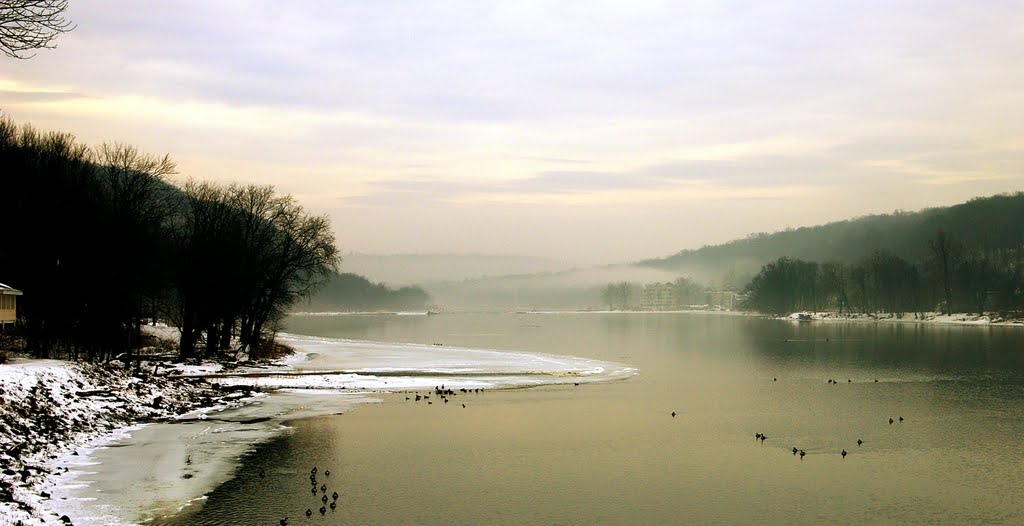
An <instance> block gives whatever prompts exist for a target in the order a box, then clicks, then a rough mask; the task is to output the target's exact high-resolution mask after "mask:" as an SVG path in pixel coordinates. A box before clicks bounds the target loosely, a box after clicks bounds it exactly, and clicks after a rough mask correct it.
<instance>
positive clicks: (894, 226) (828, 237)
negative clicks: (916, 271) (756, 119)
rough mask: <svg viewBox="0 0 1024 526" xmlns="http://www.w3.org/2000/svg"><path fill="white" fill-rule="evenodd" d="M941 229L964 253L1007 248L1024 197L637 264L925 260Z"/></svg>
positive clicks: (751, 265)
mask: <svg viewBox="0 0 1024 526" xmlns="http://www.w3.org/2000/svg"><path fill="white" fill-rule="evenodd" d="M939 230H942V231H944V232H946V233H948V234H949V235H950V236H951V237H952V238H954V239H956V240H957V241H958V242H959V243H960V244H961V245H962V247H963V248H964V249H965V250H967V251H978V250H980V251H992V250H1006V249H1015V248H1016V247H1020V246H1021V244H1022V242H1024V193H1020V192H1018V193H1016V194H1012V195H996V196H992V197H985V198H978V199H973V200H971V201H969V202H966V203H963V204H960V205H956V206H951V207H946V208H930V209H926V210H922V211H920V212H896V213H893V214H883V215H872V216H867V217H861V218H856V219H850V220H847V221H838V222H835V223H828V224H825V225H820V226H812V227H802V228H797V229H792V230H786V231H784V232H776V233H773V234H767V233H759V234H752V235H750V236H748V237H747V238H745V239H740V240H736V241H732V242H729V243H725V244H722V245H714V246H705V247H702V248H700V249H696V250H683V251H681V252H679V253H677V254H675V255H673V256H669V257H666V258H661V259H651V260H647V261H642V262H640V265H644V266H650V267H655V268H662V269H666V270H679V271H684V272H690V273H695V274H709V275H710V277H711V278H712V279H715V280H718V279H721V276H718V275H716V273H721V272H723V270H722V269H732V270H734V271H735V272H738V273H748V274H749V273H755V272H757V271H758V269H759V268H760V267H761V266H762V265H764V264H766V263H768V262H769V261H773V260H775V259H777V258H780V257H789V258H800V259H805V260H811V261H836V262H843V263H853V262H856V261H858V260H860V259H861V258H863V257H865V255H867V254H870V253H871V252H873V251H875V250H886V251H889V252H891V253H892V254H893V255H896V256H899V257H901V258H903V259H905V260H908V261H920V260H923V259H925V258H927V257H928V255H929V248H928V240H929V239H931V238H932V237H934V236H935V233H936V232H938V231H939Z"/></svg>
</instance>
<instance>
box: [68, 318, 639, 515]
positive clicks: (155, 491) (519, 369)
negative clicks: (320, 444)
mask: <svg viewBox="0 0 1024 526" xmlns="http://www.w3.org/2000/svg"><path fill="white" fill-rule="evenodd" d="M281 340H282V341H283V342H284V343H286V344H288V345H290V346H292V347H293V348H295V349H296V350H297V354H296V355H295V356H292V357H289V358H288V359H286V360H285V361H283V362H282V363H281V364H279V365H280V367H277V368H275V369H272V370H269V371H268V370H266V369H263V370H247V371H245V372H243V373H240V374H237V375H231V374H230V373H228V374H226V375H224V376H218V377H217V378H216V379H211V381H216V382H220V383H224V384H229V383H230V384H250V385H258V386H261V387H266V388H269V389H273V390H274V391H273V392H271V394H269V395H267V396H261V397H258V398H257V399H256V400H254V401H253V402H252V403H250V404H247V405H245V406H242V407H235V408H232V409H227V410H221V411H208V412H205V413H200V414H191V415H186V417H184V418H183V419H181V420H180V421H179V422H176V423H169V424H155V425H147V426H138V427H135V428H132V429H130V430H126V432H125V433H124V434H123V436H120V437H117V438H115V439H113V440H108V441H107V442H106V443H104V444H96V445H95V446H96V447H94V448H92V449H83V450H82V451H81V453H83V456H79V457H74V463H69V468H70V471H69V472H68V474H67V475H65V477H64V479H63V480H62V481H59V482H58V484H57V488H55V490H54V491H55V493H56V494H55V495H54V497H55V501H56V502H60V503H61V504H60V505H58V506H56V507H58V508H61V509H63V510H67V511H68V512H71V511H74V516H75V517H77V518H76V521H75V524H86V525H88V524H133V523H138V522H141V521H146V520H149V519H152V518H155V517H159V516H161V515H168V514H173V513H175V512H177V511H179V510H180V509H181V507H182V506H183V505H189V504H190V503H196V502H201V499H202V498H203V495H205V494H207V493H209V492H210V491H212V490H213V489H215V488H216V487H217V486H218V485H220V484H222V483H224V482H226V481H227V480H229V479H230V478H231V477H232V476H233V471H234V469H235V467H236V466H237V461H238V458H239V457H240V456H241V455H243V454H244V453H245V452H246V451H248V450H250V449H251V448H252V447H253V444H254V443H256V442H258V441H261V440H266V439H268V438H270V437H272V436H274V435H276V434H277V433H280V432H281V431H282V430H285V429H287V428H286V427H285V425H284V423H285V422H288V421H290V420H295V419H298V418H304V417H310V416H317V415H320V414H324V413H327V412H329V413H336V412H344V411H348V410H351V409H353V408H354V407H355V406H356V405H358V404H361V403H368V402H376V401H379V399H376V398H374V397H373V394H372V393H374V392H381V391H385V392H386V391H402V390H424V389H433V388H434V386H437V385H441V384H444V385H445V386H446V387H447V388H449V389H462V388H465V389H476V388H483V389H495V388H515V387H526V386H535V385H550V384H562V383H575V382H594V381H608V380H617V379H624V378H628V377H630V376H632V375H634V374H636V370H635V369H632V368H630V367H627V366H625V365H622V364H618V363H611V362H600V361H595V360H588V359H583V358H576V357H572V356H555V355H545V354H537V353H525V352H506V351H496V350H489V349H469V348H458V347H449V346H443V345H430V344H427V345H424V344H414V343H406V344H395V343H380V342H369V341H355V340H342V339H332V338H321V337H312V336H298V335H283V336H281ZM209 372H211V371H209V370H200V369H199V368H197V369H196V370H194V371H193V370H190V371H187V373H188V374H207V373H209ZM217 372H220V371H217ZM221 374H225V373H223V372H221ZM325 396H326V397H332V398H331V403H330V404H322V403H316V401H317V400H318V399H321V398H322V397H325ZM254 420H260V421H259V422H258V423H255V424H254V423H252V422H253V421H254ZM111 446H116V448H112V447H111ZM186 476H187V477H186ZM62 513H63V512H62Z"/></svg>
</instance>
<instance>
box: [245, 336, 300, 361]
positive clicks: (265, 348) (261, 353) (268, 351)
mask: <svg viewBox="0 0 1024 526" xmlns="http://www.w3.org/2000/svg"><path fill="white" fill-rule="evenodd" d="M294 353H295V349H292V348H291V347H289V346H287V345H285V344H283V343H277V342H276V341H269V342H268V341H261V342H259V343H258V344H256V345H254V346H253V347H252V348H251V349H249V359H250V360H254V361H273V360H279V359H281V358H284V357H285V356H288V355H290V354H294Z"/></svg>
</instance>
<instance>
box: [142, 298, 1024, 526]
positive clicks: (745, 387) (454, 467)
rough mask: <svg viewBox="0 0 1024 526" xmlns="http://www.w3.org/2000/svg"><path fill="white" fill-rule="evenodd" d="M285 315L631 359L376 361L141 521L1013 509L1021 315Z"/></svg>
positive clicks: (739, 516) (583, 520) (480, 519)
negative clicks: (309, 413) (179, 502)
mask: <svg viewBox="0 0 1024 526" xmlns="http://www.w3.org/2000/svg"><path fill="white" fill-rule="evenodd" d="M286 325H287V326H286V331H287V332H289V333H291V334H295V335H308V336H316V337H321V338H324V339H323V340H321V341H322V342H323V344H324V345H325V347H324V349H325V350H324V354H329V353H330V351H329V350H328V349H329V348H330V346H331V342H332V340H330V338H339V339H345V340H349V341H351V340H356V341H372V342H382V343H383V344H385V345H382V346H381V347H380V348H379V349H378V350H376V351H374V352H379V353H381V354H382V355H386V354H388V353H389V352H392V351H393V350H394V349H404V350H405V351H408V350H409V349H410V346H409V345H407V344H410V343H411V344H421V345H419V346H416V345H414V346H412V347H411V349H412V350H413V351H415V349H427V348H428V347H427V346H429V348H431V349H436V350H437V351H438V352H443V350H444V349H448V348H462V349H479V350H488V351H490V350H496V351H508V352H511V353H537V355H538V356H550V355H564V356H573V357H579V358H583V359H587V360H592V361H593V362H594V363H603V364H613V365H612V366H611V367H614V364H621V365H623V366H625V367H626V368H627V369H628V370H630V371H634V372H635V373H636V374H628V375H619V376H616V377H614V378H597V380H601V381H590V380H591V378H588V377H587V376H586V375H583V376H579V377H575V376H550V377H543V376H542V380H541V381H530V382H527V383H529V384H530V385H533V386H532V387H529V388H523V389H495V388H491V387H495V386H497V385H498V384H500V383H501V378H502V376H501V375H496V376H493V377H490V379H489V380H487V381H491V382H495V383H493V384H490V383H487V381H485V382H484V383H483V384H468V385H470V387H474V386H477V387H479V385H485V386H486V387H487V388H485V389H484V390H483V391H482V392H475V389H473V392H461V391H459V390H458V389H459V386H463V387H465V385H467V384H465V383H460V382H466V381H478V379H476V378H472V375H471V374H468V373H467V374H463V373H465V371H462V372H459V373H458V374H452V375H451V376H450V377H449V380H448V381H449V386H446V389H447V388H449V387H455V388H456V391H455V393H454V394H453V395H449V396H446V397H445V398H447V399H448V401H447V402H445V401H444V400H443V399H442V398H441V397H439V396H438V395H437V394H436V393H430V392H431V391H432V390H433V385H422V382H420V383H416V382H415V381H413V382H411V383H402V378H403V377H402V375H401V373H400V372H398V373H394V375H390V376H383V377H382V378H384V380H385V381H387V380H390V381H391V382H393V383H392V384H390V388H389V389H387V390H388V391H389V392H384V393H378V394H374V395H373V396H374V397H375V398H376V399H378V400H381V401H382V403H377V404H366V405H360V406H359V407H358V408H357V409H354V410H352V408H351V407H349V406H345V408H344V410H343V411H338V412H339V413H341V414H326V415H321V416H316V417H311V418H296V419H291V420H288V421H286V422H284V423H285V424H286V426H287V428H288V431H286V432H283V433H282V432H278V433H276V434H274V435H273V437H272V438H270V439H268V440H264V441H260V442H258V443H256V444H255V445H254V446H253V447H251V448H248V449H247V450H246V452H245V453H244V454H241V456H240V457H239V460H238V463H237V467H236V468H235V469H234V471H233V472H232V474H231V477H230V478H229V479H228V480H227V481H226V482H224V483H223V484H220V485H219V486H217V487H216V489H214V490H213V491H212V492H210V493H209V494H208V496H207V498H206V499H205V501H204V502H201V503H199V504H197V505H194V506H190V507H188V508H187V509H186V510H185V511H183V512H181V513H179V514H177V515H174V516H172V517H170V518H157V519H154V520H152V521H151V522H152V523H154V524H165V525H185V524H211V525H213V524H278V523H279V521H280V519H282V518H285V517H287V518H288V524H292V525H294V524H359V525H404V524H409V525H413V524H415V525H434V524H495V525H498V524H502V525H504V524H508V525H513V524H515V525H523V524H536V525H541V524H544V525H563V524H564V525H568V524H587V525H593V524H608V525H618V524H736V525H740V524H760V525H791V524H823V523H833V524H1024V507H1022V506H1021V504H1020V503H1022V502H1024V470H1022V468H1024V329H1022V328H1016V327H977V326H952V325H935V324H915V323H892V322H887V323H869V322H836V321H829V322H793V321H786V320H770V319H762V318H756V317H747V316H732V315H723V314H700V313H519V314H514V313H506V314H441V315H437V316H395V315H366V316H294V317H291V318H289V319H288V320H287V324H286ZM392 344H394V345H392ZM396 356H399V359H401V356H402V355H400V354H399V355H396ZM512 356H514V355H512ZM514 361H515V360H514V359H513V361H512V363H514ZM532 367H533V366H529V367H527V368H529V369H531V371H525V372H527V373H532ZM634 369H635V370H634ZM446 372H448V373H451V372H452V371H450V370H447V369H445V370H438V371H435V373H436V374H437V379H436V381H438V382H444V381H445V380H444V378H445V373H446ZM521 372H523V371H521ZM511 376H515V375H511ZM412 378H418V377H415V376H414V377H412ZM467 378H469V380H467ZM531 378H533V377H532V376H531ZM434 381H435V378H434V377H430V378H429V381H428V383H433V382H434ZM510 385H521V384H519V383H516V381H513V382H507V383H506V384H505V387H509V386H510ZM417 393H419V394H423V395H426V394H428V393H429V394H431V398H430V399H423V400H420V401H416V400H415V394H417ZM270 398H271V399H272V398H273V397H270ZM332 400H333V398H332V397H331V396H330V395H321V396H319V397H317V398H316V401H315V402H310V403H315V404H326V405H328V406H329V405H330V404H333V403H334V402H333V401H332ZM264 403H266V402H264ZM339 407H341V406H339ZM322 412H327V413H330V411H329V410H328V411H322ZM673 412H674V413H675V415H674V416H673ZM890 419H892V422H891V423H890ZM761 433H763V434H764V435H765V436H766V437H767V438H765V439H764V440H758V439H756V438H755V435H756V434H761ZM858 440H861V441H862V443H861V445H858ZM794 447H796V448H797V449H798V450H803V451H804V453H805V455H804V456H801V455H799V454H794V453H793V451H792V449H793V448H794ZM843 450H845V451H846V452H847V453H848V454H847V455H846V456H845V457H844V456H843V455H841V451H843ZM314 466H315V467H317V468H318V471H317V473H316V475H315V479H316V485H313V484H311V480H310V475H311V470H312V468H313V467H314ZM328 469H329V470H330V475H326V474H325V473H324V472H325V470H328ZM321 487H326V488H327V491H326V492H324V491H321V489H320V488H321ZM334 492H337V493H338V494H339V496H338V499H337V501H336V502H337V507H336V508H335V509H330V508H327V507H326V506H325V509H326V511H325V513H324V514H323V515H321V513H320V511H319V509H320V506H321V505H322V500H321V499H322V497H323V496H325V495H326V496H327V497H328V498H327V502H328V504H329V503H330V502H334V499H333V493H334ZM307 509H309V510H310V511H312V517H311V518H309V519H307V518H306V517H305V511H306V510H307Z"/></svg>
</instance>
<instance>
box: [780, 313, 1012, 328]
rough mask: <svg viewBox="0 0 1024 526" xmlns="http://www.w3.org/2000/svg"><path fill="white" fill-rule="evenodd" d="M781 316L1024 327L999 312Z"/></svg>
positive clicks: (812, 319) (799, 314)
mask: <svg viewBox="0 0 1024 526" xmlns="http://www.w3.org/2000/svg"><path fill="white" fill-rule="evenodd" d="M779 318H780V319H789V320H796V321H863V322H890V323H933V324H940V325H996V326H1012V327H1024V319H1022V318H1016V317H1004V316H1001V315H998V314H968V313H953V314H942V313H939V312H925V313H917V314H915V313H905V314H903V315H902V316H897V315H895V314H892V313H887V312H882V313H875V314H866V313H845V314H840V313H838V312H794V313H792V314H790V315H788V316H779Z"/></svg>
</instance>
